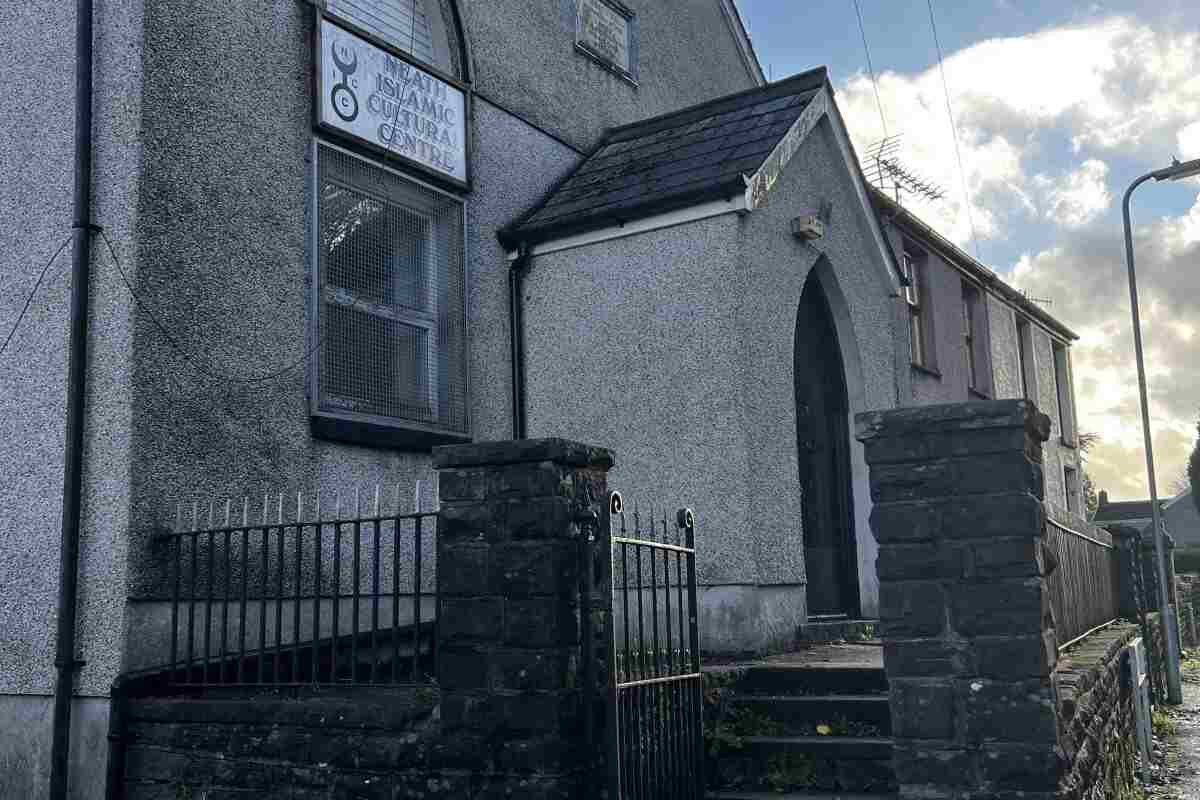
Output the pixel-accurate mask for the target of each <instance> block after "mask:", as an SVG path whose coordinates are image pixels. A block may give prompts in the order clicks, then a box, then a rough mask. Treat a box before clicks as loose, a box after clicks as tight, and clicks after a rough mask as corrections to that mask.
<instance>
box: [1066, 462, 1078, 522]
mask: <svg viewBox="0 0 1200 800" xmlns="http://www.w3.org/2000/svg"><path fill="white" fill-rule="evenodd" d="M1063 492H1064V493H1065V494H1066V496H1067V511H1070V512H1071V513H1072V514H1078V513H1079V470H1077V469H1075V468H1074V467H1063Z"/></svg>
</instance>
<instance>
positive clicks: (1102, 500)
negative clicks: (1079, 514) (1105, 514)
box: [1099, 489, 1108, 508]
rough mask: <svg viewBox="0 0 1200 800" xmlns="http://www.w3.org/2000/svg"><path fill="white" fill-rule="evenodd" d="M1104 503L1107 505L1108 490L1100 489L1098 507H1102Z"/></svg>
mask: <svg viewBox="0 0 1200 800" xmlns="http://www.w3.org/2000/svg"><path fill="white" fill-rule="evenodd" d="M1106 505H1108V492H1106V491H1105V490H1103V489H1101V490H1100V505H1099V507H1100V508H1104V507H1105V506H1106Z"/></svg>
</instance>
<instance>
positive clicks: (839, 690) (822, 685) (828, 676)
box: [736, 664, 888, 695]
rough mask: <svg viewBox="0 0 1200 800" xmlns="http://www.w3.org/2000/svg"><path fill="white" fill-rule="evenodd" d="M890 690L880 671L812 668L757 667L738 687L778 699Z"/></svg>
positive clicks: (850, 668) (787, 666) (746, 675)
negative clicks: (791, 695) (776, 696)
mask: <svg viewBox="0 0 1200 800" xmlns="http://www.w3.org/2000/svg"><path fill="white" fill-rule="evenodd" d="M887 688H888V683H887V675H886V673H884V671H883V670H882V669H880V668H877V667H859V666H853V667H847V666H837V665H834V666H820V665H812V664H755V665H754V666H751V667H750V668H749V669H747V670H746V674H745V675H744V676H743V677H742V678H741V680H739V681H738V683H737V686H736V689H737V691H738V692H739V693H747V694H751V693H753V694H776V695H783V694H796V695H823V694H842V695H844V694H850V695H864V694H868V695H869V694H882V693H885V692H887Z"/></svg>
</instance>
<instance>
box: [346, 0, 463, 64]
mask: <svg viewBox="0 0 1200 800" xmlns="http://www.w3.org/2000/svg"><path fill="white" fill-rule="evenodd" d="M325 8H326V11H327V12H328V13H329V14H331V15H333V16H335V17H338V18H340V19H342V20H344V21H345V22H348V23H350V24H351V25H353V26H354V27H356V28H358V29H359V30H361V31H363V32H365V33H369V34H371V35H372V36H374V37H376V38H378V39H380V40H381V41H383V42H384V43H385V44H389V45H391V46H392V47H395V48H396V49H398V50H402V51H404V52H405V53H408V54H409V55H410V56H412V57H413V58H415V59H417V60H418V61H423V62H425V63H426V64H429V65H431V66H435V67H439V68H440V69H442V70H443V71H445V72H448V73H451V74H456V73H457V70H456V69H455V68H454V64H453V61H454V59H453V58H452V57H451V54H450V45H449V41H448V39H447V36H446V25H445V23H444V22H443V20H442V12H441V4H440V3H438V2H430V1H429V0H327V2H326V5H325Z"/></svg>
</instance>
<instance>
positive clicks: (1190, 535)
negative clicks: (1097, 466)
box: [1095, 489, 1200, 547]
mask: <svg viewBox="0 0 1200 800" xmlns="http://www.w3.org/2000/svg"><path fill="white" fill-rule="evenodd" d="M1158 503H1159V510H1160V512H1161V514H1162V521H1163V526H1164V527H1165V528H1166V529H1167V533H1168V534H1170V536H1171V538H1172V539H1174V541H1175V546H1176V547H1200V511H1198V510H1197V509H1196V503H1195V502H1194V500H1193V499H1192V490H1191V489H1188V490H1187V491H1186V492H1182V493H1181V494H1178V495H1176V496H1175V497H1172V498H1168V499H1165V500H1159V501H1158ZM1095 523H1096V524H1097V525H1101V526H1103V527H1106V528H1107V527H1112V526H1116V525H1120V526H1124V527H1127V528H1133V529H1135V530H1137V531H1139V532H1141V533H1143V534H1148V533H1149V532H1150V527H1151V525H1152V524H1153V518H1152V515H1151V513H1150V501H1149V500H1119V501H1116V502H1110V501H1109V499H1108V492H1105V491H1102V492H1100V505H1099V507H1098V508H1097V509H1096V519H1095Z"/></svg>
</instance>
